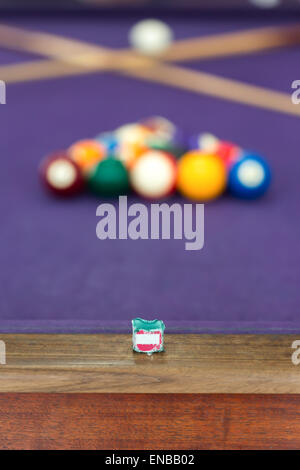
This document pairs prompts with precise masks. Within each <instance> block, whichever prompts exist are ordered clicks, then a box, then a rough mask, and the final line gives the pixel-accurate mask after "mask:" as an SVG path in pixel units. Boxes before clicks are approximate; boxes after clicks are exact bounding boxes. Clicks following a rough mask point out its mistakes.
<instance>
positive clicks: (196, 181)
mask: <svg viewBox="0 0 300 470" xmlns="http://www.w3.org/2000/svg"><path fill="white" fill-rule="evenodd" d="M226 183H227V171H226V167H225V164H224V162H223V161H222V160H221V158H219V157H218V156H216V155H213V154H206V153H203V152H201V151H200V150H194V151H191V152H188V153H186V154H185V155H183V157H182V158H181V159H180V160H179V163H178V183H177V187H178V190H179V191H180V192H181V193H182V194H183V196H185V197H188V198H190V199H193V200H195V201H209V200H211V199H215V198H217V197H218V196H220V195H221V194H222V193H223V192H224V190H225V188H226Z"/></svg>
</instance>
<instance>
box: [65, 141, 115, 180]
mask: <svg viewBox="0 0 300 470" xmlns="http://www.w3.org/2000/svg"><path fill="white" fill-rule="evenodd" d="M105 154H106V150H105V147H104V145H102V144H101V143H100V142H98V141H96V140H80V141H78V142H76V143H75V144H73V145H72V146H71V147H70V148H69V150H68V155H69V156H70V158H71V160H73V161H74V162H75V163H76V164H77V165H78V166H79V168H80V169H81V171H82V173H83V174H84V175H87V174H88V173H89V172H90V171H91V170H92V169H93V168H94V166H96V165H97V163H99V162H100V161H101V160H102V159H103V158H104V157H105Z"/></svg>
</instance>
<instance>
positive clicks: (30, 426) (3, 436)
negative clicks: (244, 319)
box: [0, 394, 300, 450]
mask: <svg viewBox="0 0 300 470" xmlns="http://www.w3.org/2000/svg"><path fill="white" fill-rule="evenodd" d="M0 448H1V449H49V450H51V449H91V450H92V449H114V450H122V449H130V450H139V449H146V450H147V449H148V450H149V449H150V450H154V449H159V450H164V449H176V450H179V449H299V448H300V396H299V395H246V394H244V395H234V394H233V395H214V394H210V395H194V394H192V395H190V394H183V395H166V394H158V395H157V394H130V395H126V394H121V395H119V394H111V395H109V394H0Z"/></svg>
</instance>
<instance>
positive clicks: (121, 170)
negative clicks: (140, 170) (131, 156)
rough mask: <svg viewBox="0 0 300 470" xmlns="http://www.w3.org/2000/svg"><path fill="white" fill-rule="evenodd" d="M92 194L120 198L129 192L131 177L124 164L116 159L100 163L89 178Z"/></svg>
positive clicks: (108, 159)
mask: <svg viewBox="0 0 300 470" xmlns="http://www.w3.org/2000/svg"><path fill="white" fill-rule="evenodd" d="M88 186H89V188H90V189H91V191H92V192H94V193H96V194H99V195H101V196H119V195H122V194H126V193H127V192H128V190H129V176H128V172H127V169H126V168H125V166H124V165H123V163H122V162H121V161H120V160H118V159H115V158H107V159H105V160H102V161H101V162H99V163H98V164H97V165H96V166H95V167H94V169H93V170H92V171H91V173H90V174H89V177H88Z"/></svg>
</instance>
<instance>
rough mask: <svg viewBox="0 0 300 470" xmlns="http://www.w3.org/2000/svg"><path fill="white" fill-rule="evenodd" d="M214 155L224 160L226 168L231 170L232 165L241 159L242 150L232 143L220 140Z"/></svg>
mask: <svg viewBox="0 0 300 470" xmlns="http://www.w3.org/2000/svg"><path fill="white" fill-rule="evenodd" d="M214 153H215V154H216V155H218V157H220V158H222V160H223V162H224V163H225V165H226V167H227V168H228V169H229V168H230V167H231V165H233V164H234V163H235V162H236V161H237V160H238V159H239V158H240V157H241V154H242V150H241V149H240V148H239V147H238V146H237V145H235V144H233V143H232V142H226V141H222V140H220V141H219V143H218V144H217V146H216V148H215V150H214Z"/></svg>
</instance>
